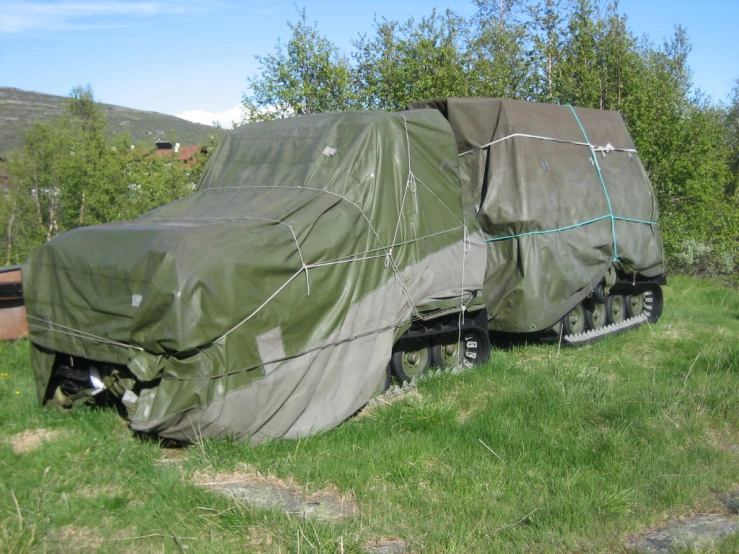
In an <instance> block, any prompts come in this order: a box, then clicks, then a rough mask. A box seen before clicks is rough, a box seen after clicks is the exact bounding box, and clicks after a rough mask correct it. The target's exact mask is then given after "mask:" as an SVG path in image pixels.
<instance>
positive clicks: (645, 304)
mask: <svg viewBox="0 0 739 554" xmlns="http://www.w3.org/2000/svg"><path fill="white" fill-rule="evenodd" d="M663 306H664V299H663V298H662V287H660V286H653V287H650V288H649V289H648V290H646V291H644V292H643V293H641V294H630V295H629V296H627V297H626V310H627V312H628V314H629V317H634V316H637V315H640V314H644V315H645V316H647V321H649V323H657V321H658V320H659V318H660V317H661V316H662V308H663Z"/></svg>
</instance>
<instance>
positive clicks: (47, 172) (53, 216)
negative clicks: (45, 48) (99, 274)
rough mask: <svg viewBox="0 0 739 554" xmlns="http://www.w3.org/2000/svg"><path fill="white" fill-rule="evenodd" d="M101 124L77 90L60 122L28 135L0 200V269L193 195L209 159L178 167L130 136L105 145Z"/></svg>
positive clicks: (87, 92)
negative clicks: (86, 231)
mask: <svg viewBox="0 0 739 554" xmlns="http://www.w3.org/2000/svg"><path fill="white" fill-rule="evenodd" d="M105 123H106V121H105V113H104V112H103V110H102V109H101V108H100V107H99V106H98V104H97V103H96V102H95V98H94V96H93V93H92V90H91V89H90V88H89V87H77V88H75V89H74V90H72V93H71V94H70V99H69V102H68V105H67V109H66V113H65V114H64V115H63V116H62V117H60V118H58V119H55V120H51V121H45V122H37V123H35V124H34V125H32V126H31V127H30V128H29V129H27V130H26V131H25V133H24V147H23V149H22V150H21V151H20V152H19V153H18V154H17V155H15V156H12V157H10V158H9V160H8V162H7V165H8V188H7V192H6V193H5V194H3V195H0V225H2V227H1V228H2V230H3V234H4V240H2V241H0V260H2V264H3V265H8V264H12V263H19V262H21V261H23V259H24V258H25V256H26V255H27V254H28V253H29V252H30V250H32V249H33V248H35V247H36V246H37V245H38V244H40V243H41V242H44V241H48V240H51V239H52V238H53V237H54V236H56V235H58V234H60V233H63V232H64V231H67V230H69V229H73V228H75V227H80V226H83V225H94V224H98V223H107V222H109V221H118V220H124V219H132V218H134V217H137V216H138V215H140V214H142V213H144V212H147V211H149V210H151V209H153V208H156V207H158V206H161V205H162V204H165V203H167V202H171V201H172V200H174V199H176V198H179V197H181V196H184V195H186V194H189V193H191V192H192V191H193V189H194V187H195V184H196V183H197V181H198V179H199V176H200V171H201V169H202V165H203V163H204V161H205V160H204V158H205V157H207V154H204V153H198V155H197V156H198V157H199V158H200V159H199V160H194V161H192V162H190V163H189V164H183V162H182V161H180V160H179V159H178V158H177V157H176V156H174V155H171V156H164V157H163V156H160V155H156V154H154V145H150V146H148V147H147V146H145V145H137V146H132V145H131V141H130V139H129V137H128V136H127V135H119V136H117V137H115V138H109V137H107V136H106V134H105ZM213 140H214V141H215V140H217V137H216V136H214V138H213ZM210 146H211V147H212V146H213V145H210Z"/></svg>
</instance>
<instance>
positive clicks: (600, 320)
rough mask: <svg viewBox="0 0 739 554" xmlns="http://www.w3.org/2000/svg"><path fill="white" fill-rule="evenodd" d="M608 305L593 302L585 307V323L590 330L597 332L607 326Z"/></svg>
mask: <svg viewBox="0 0 739 554" xmlns="http://www.w3.org/2000/svg"><path fill="white" fill-rule="evenodd" d="M606 319H607V317H606V305H605V304H601V303H600V302H591V303H590V305H588V306H586V307H585V323H586V325H587V327H588V329H591V330H597V329H600V328H602V327H605V325H606Z"/></svg>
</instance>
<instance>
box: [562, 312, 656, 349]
mask: <svg viewBox="0 0 739 554" xmlns="http://www.w3.org/2000/svg"><path fill="white" fill-rule="evenodd" d="M647 321H649V318H648V317H647V316H646V315H644V314H639V315H637V316H634V317H630V318H629V319H625V320H624V321H622V322H620V323H611V324H610V325H606V326H605V327H601V328H600V329H595V330H592V331H585V332H584V333H578V334H577V335H565V336H564V337H562V340H563V341H564V342H567V343H569V344H574V345H576V346H580V345H583V344H588V343H591V342H593V341H595V340H598V339H599V338H601V337H604V336H606V335H615V334H617V333H621V332H623V331H626V330H627V329H632V328H634V327H639V326H640V325H644V324H645V323H646V322H647Z"/></svg>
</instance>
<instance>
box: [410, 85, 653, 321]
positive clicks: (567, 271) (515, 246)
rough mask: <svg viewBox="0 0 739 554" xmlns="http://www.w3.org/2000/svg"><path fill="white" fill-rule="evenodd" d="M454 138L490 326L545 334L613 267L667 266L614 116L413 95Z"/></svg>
mask: <svg viewBox="0 0 739 554" xmlns="http://www.w3.org/2000/svg"><path fill="white" fill-rule="evenodd" d="M428 108H432V109H437V110H439V111H440V112H441V113H442V114H443V115H444V117H446V118H447V120H448V121H449V123H450V124H451V126H452V130H453V131H454V134H455V136H456V140H457V149H458V151H459V156H460V158H459V159H460V179H461V181H462V188H463V198H464V202H465V205H467V206H469V207H471V208H473V209H474V210H476V212H477V219H478V222H479V223H480V225H481V227H482V229H483V232H484V233H485V237H486V241H487V246H488V258H487V271H486V275H485V286H484V296H485V301H486V304H487V307H488V316H489V318H490V322H489V323H490V328H491V329H494V330H500V331H506V332H517V333H518V332H531V331H540V330H543V329H547V328H548V327H550V326H552V325H553V324H555V323H556V322H557V321H558V320H559V319H560V318H562V317H563V316H564V315H565V314H567V313H568V312H569V311H570V310H571V309H572V308H573V307H575V306H576V305H577V304H578V303H580V302H581V301H582V300H583V299H584V298H585V297H586V296H587V295H588V294H590V293H591V292H592V290H593V288H594V287H595V285H596V284H597V283H598V282H599V281H600V280H601V279H602V278H603V276H604V275H605V274H606V272H607V271H608V269H609V267H610V266H611V265H613V264H615V265H616V267H617V268H618V269H619V270H620V271H622V272H623V273H625V274H628V275H634V274H638V275H640V276H644V277H656V276H659V275H662V274H663V273H664V272H665V268H664V253H663V248H662V237H661V235H660V232H659V228H658V227H657V220H658V210H657V203H656V200H655V196H654V192H653V190H652V186H651V184H650V183H649V179H648V177H647V174H646V171H645V170H644V167H643V165H642V163H641V161H640V160H639V156H638V154H637V152H636V150H635V148H634V143H633V141H632V139H631V136H630V135H629V132H628V130H627V129H626V125H625V124H624V122H623V119H622V118H621V115H620V114H619V113H618V112H614V111H603V110H592V109H583V108H572V107H570V106H555V105H551V104H538V103H533V102H523V101H518V100H501V99H494V98H443V99H434V100H426V101H422V102H414V103H412V104H409V105H408V109H409V110H411V111H410V112H407V113H413V112H412V110H415V109H428Z"/></svg>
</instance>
